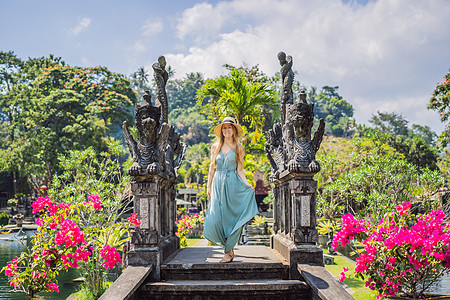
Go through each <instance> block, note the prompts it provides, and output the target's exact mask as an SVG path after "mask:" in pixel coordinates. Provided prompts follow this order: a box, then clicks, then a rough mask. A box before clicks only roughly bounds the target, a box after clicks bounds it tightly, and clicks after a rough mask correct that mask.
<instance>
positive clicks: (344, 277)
mask: <svg viewBox="0 0 450 300" xmlns="http://www.w3.org/2000/svg"><path fill="white" fill-rule="evenodd" d="M340 275H341V276H340V277H339V282H344V280H345V279H347V277H346V276H345V273H344V272H341V274H340Z"/></svg>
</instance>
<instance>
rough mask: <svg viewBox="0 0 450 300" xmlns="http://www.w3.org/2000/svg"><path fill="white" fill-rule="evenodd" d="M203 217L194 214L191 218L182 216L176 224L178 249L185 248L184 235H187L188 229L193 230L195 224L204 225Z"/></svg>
mask: <svg viewBox="0 0 450 300" xmlns="http://www.w3.org/2000/svg"><path fill="white" fill-rule="evenodd" d="M204 223H205V217H203V216H201V215H199V214H195V215H193V216H183V217H181V218H180V219H178V221H177V222H176V224H177V228H178V231H177V232H176V233H175V234H176V235H177V236H178V237H179V238H180V247H181V248H184V247H186V246H187V241H186V234H188V232H189V229H191V228H193V227H194V226H196V225H197V224H204Z"/></svg>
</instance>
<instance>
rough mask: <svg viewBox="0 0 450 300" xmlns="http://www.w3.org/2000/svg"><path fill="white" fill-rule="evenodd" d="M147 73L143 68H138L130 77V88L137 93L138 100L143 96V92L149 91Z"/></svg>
mask: <svg viewBox="0 0 450 300" xmlns="http://www.w3.org/2000/svg"><path fill="white" fill-rule="evenodd" d="M149 76H150V75H149V74H148V71H147V70H146V69H145V68H144V67H139V68H138V69H137V71H136V72H134V73H132V74H131V76H130V81H131V85H132V87H133V88H134V89H135V90H136V91H137V93H138V95H139V98H141V97H142V95H144V91H145V90H150V89H151V88H150V85H149V83H150V81H149V79H148V78H149Z"/></svg>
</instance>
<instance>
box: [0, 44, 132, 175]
mask: <svg viewBox="0 0 450 300" xmlns="http://www.w3.org/2000/svg"><path fill="white" fill-rule="evenodd" d="M1 54H2V57H3V58H4V57H5V53H4V52H2V53H1ZM6 56H8V55H6ZM9 56H10V55H9ZM9 56H8V57H9ZM0 66H1V68H2V70H4V69H8V71H5V72H4V73H8V75H7V76H6V75H5V76H3V77H2V79H3V81H2V82H0V88H1V91H0V106H1V107H2V111H1V112H0V113H1V114H2V116H3V118H0V119H3V120H4V121H2V124H1V127H0V137H1V140H0V171H7V172H18V174H19V176H21V177H28V178H29V179H30V180H31V179H32V178H33V175H39V177H42V175H44V177H46V178H51V177H52V175H53V174H54V173H55V171H57V164H58V161H57V158H58V156H59V155H61V154H66V153H68V152H69V151H70V150H81V149H84V148H87V147H90V146H92V147H94V149H96V150H97V151H99V150H104V149H106V143H105V142H106V140H107V139H109V138H110V136H111V135H114V134H117V133H116V132H115V130H117V129H118V128H120V126H119V125H120V124H121V123H122V121H123V120H124V119H125V120H126V119H130V118H131V116H132V115H131V109H130V108H131V107H132V105H133V103H134V102H136V95H135V93H134V92H133V91H132V90H131V89H130V87H129V85H130V82H129V81H128V79H126V78H125V77H124V76H123V75H120V74H117V73H113V72H111V71H109V70H108V69H107V68H104V67H93V68H79V67H70V66H67V65H65V63H64V62H63V61H62V60H61V59H60V58H55V57H53V56H50V57H49V58H44V57H42V58H36V59H28V60H27V61H25V62H20V63H19V62H17V63H16V65H15V66H14V67H11V66H10V64H9V61H6V62H5V59H3V60H2V61H0ZM8 66H9V67H8Z"/></svg>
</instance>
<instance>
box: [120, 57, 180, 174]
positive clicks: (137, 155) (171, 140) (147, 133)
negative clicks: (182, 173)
mask: <svg viewBox="0 0 450 300" xmlns="http://www.w3.org/2000/svg"><path fill="white" fill-rule="evenodd" d="M165 64H166V61H165V59H164V57H163V56H160V57H159V58H158V63H155V64H153V69H154V70H155V81H156V82H157V87H158V91H157V96H156V100H157V101H156V106H153V105H152V102H151V96H150V93H149V91H145V94H144V96H143V103H142V104H136V106H135V114H134V116H135V122H136V128H137V132H138V141H136V140H135V139H134V137H133V136H132V135H131V133H130V131H129V129H128V125H127V123H126V122H124V123H123V132H124V137H125V142H126V143H127V145H128V148H129V150H130V153H131V157H132V158H133V165H132V166H131V168H130V169H129V170H128V173H129V174H130V175H131V176H134V177H136V178H137V179H139V180H143V179H145V178H146V177H148V176H149V175H155V174H159V173H165V174H166V175H167V176H168V177H169V178H176V177H177V176H178V173H177V171H178V168H179V167H180V165H181V161H182V160H183V158H184V152H185V151H186V146H185V145H183V144H182V143H181V142H180V134H179V133H177V132H175V130H174V127H173V126H172V125H169V124H168V123H167V115H168V112H167V108H168V105H167V95H166V91H165V83H166V81H167V78H168V77H167V72H166V71H165V69H164V67H165ZM158 103H159V106H158ZM161 110H162V111H163V113H162V115H161Z"/></svg>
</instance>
